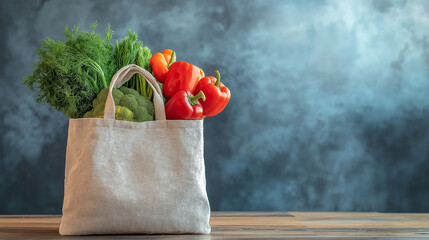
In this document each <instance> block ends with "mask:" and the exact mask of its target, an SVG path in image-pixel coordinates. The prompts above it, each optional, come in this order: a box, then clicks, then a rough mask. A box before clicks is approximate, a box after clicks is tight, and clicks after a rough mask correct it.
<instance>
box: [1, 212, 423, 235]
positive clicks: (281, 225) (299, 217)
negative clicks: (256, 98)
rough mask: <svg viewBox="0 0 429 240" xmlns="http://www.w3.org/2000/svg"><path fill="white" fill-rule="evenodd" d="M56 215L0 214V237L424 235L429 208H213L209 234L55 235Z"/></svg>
mask: <svg viewBox="0 0 429 240" xmlns="http://www.w3.org/2000/svg"><path fill="white" fill-rule="evenodd" d="M60 219H61V216H58V215H0V239H75V240H77V239H282V238H292V239H297V238H298V239H317V238H323V239H330V238H335V239H429V214H422V213H377V212H369V213H360V212H289V213H286V212H213V213H212V217H211V220H210V224H211V226H212V233H211V234H210V235H135V234H132V235H95V236H77V237H76V236H60V235H59V234H58V227H59V224H60Z"/></svg>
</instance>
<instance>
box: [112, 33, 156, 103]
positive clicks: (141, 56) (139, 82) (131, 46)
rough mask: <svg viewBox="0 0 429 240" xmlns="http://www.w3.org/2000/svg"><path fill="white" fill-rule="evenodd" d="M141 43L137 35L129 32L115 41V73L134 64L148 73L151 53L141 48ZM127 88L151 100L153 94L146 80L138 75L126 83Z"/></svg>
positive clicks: (150, 69)
mask: <svg viewBox="0 0 429 240" xmlns="http://www.w3.org/2000/svg"><path fill="white" fill-rule="evenodd" d="M142 45H143V44H142V42H141V41H138V35H137V33H135V32H132V31H131V30H129V31H128V36H127V37H125V38H123V39H121V40H120V41H119V42H118V41H116V48H115V51H114V53H113V57H114V58H115V63H116V71H117V70H119V69H120V68H122V67H123V66H125V65H128V64H136V65H138V66H140V67H142V68H144V69H146V70H148V71H149V72H151V71H152V67H151V65H150V63H149V61H150V58H151V57H152V53H151V52H150V49H149V48H148V47H146V46H144V47H143V46H142ZM124 86H127V87H129V88H132V89H135V90H137V91H138V92H139V93H140V94H141V95H142V96H144V97H146V98H148V99H152V96H153V92H152V88H151V87H150V85H149V84H147V83H146V80H145V79H144V78H143V77H142V76H141V75H139V74H135V75H134V76H133V77H132V78H131V79H130V80H129V81H128V82H127V83H125V84H124Z"/></svg>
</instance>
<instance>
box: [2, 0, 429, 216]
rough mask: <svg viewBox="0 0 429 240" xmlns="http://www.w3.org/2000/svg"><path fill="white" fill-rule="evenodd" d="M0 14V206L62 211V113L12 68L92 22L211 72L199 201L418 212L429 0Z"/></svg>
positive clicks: (127, 6) (62, 5)
mask: <svg viewBox="0 0 429 240" xmlns="http://www.w3.org/2000/svg"><path fill="white" fill-rule="evenodd" d="M0 20H1V24H0V33H1V37H0V46H1V52H0V97H1V104H0V116H1V122H0V131H1V142H0V152H1V154H0V214H7V213H60V211H61V204H62V195H63V178H64V161H65V149H66V142H67V127H68V121H67V118H66V117H64V116H63V115H62V114H61V113H58V112H56V111H54V110H53V109H52V108H51V107H49V106H46V105H38V104H36V103H35V101H34V95H33V94H32V93H31V92H30V91H29V90H28V89H26V87H25V86H24V85H23V84H22V78H23V76H25V75H28V74H30V73H31V72H32V65H31V64H32V62H35V61H37V57H36V55H35V53H34V50H36V49H37V48H39V47H40V40H41V39H42V38H44V37H45V36H49V37H51V38H53V39H56V40H63V39H64V37H63V28H64V26H65V25H67V24H68V25H74V24H80V26H81V29H83V30H89V26H90V25H91V24H92V23H93V22H95V21H98V23H99V28H98V32H103V31H104V30H105V28H106V24H107V23H111V24H112V29H113V30H115V31H116V35H115V38H114V39H115V40H116V39H118V38H121V37H123V36H125V34H126V32H127V30H128V29H129V28H131V29H133V30H135V31H137V32H138V33H139V34H140V39H141V40H142V41H143V42H144V43H145V44H146V45H148V46H149V47H150V48H151V49H152V51H153V52H158V51H162V50H163V49H165V48H171V49H174V50H175V51H176V52H177V54H178V58H179V59H180V60H184V61H188V62H191V63H193V64H196V65H198V66H200V67H202V68H203V69H204V71H205V72H206V75H212V74H213V71H214V70H215V69H219V70H220V71H221V73H222V76H223V81H224V82H225V84H226V85H227V86H229V88H230V89H231V92H232V99H231V101H230V103H229V105H228V107H227V108H226V110H225V111H224V112H223V113H222V114H220V115H218V116H216V117H214V118H209V119H206V120H205V140H206V142H205V156H206V159H205V160H206V172H207V189H208V193H209V198H210V203H211V207H212V209H213V210H281V211H288V210H294V211H400V212H403V211H404V212H429V177H428V176H429V160H428V159H429V152H428V150H429V120H428V117H429V96H428V95H429V2H428V1H387V0H375V1H341V0H338V1H238V0H234V1H210V2H208V1H205V2H201V1H101V0H100V1H59V0H56V1H54V0H51V1H16V0H7V1H5V0H2V1H1V10H0Z"/></svg>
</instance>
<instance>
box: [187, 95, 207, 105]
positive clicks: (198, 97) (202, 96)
mask: <svg viewBox="0 0 429 240" xmlns="http://www.w3.org/2000/svg"><path fill="white" fill-rule="evenodd" d="M188 98H189V102H190V103H191V105H192V106H194V105H195V104H197V101H198V99H200V98H201V99H203V101H205V100H206V95H204V92H203V91H200V92H198V94H197V95H195V96H193V97H192V96H188Z"/></svg>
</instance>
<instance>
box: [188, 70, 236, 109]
mask: <svg viewBox="0 0 429 240" xmlns="http://www.w3.org/2000/svg"><path fill="white" fill-rule="evenodd" d="M215 73H216V78H215V77H212V76H209V77H205V78H202V79H201V80H200V81H199V82H198V85H197V87H196V89H195V92H200V91H203V92H204V94H205V95H206V101H204V102H202V103H201V105H202V106H203V115H205V116H208V117H213V116H214V115H216V114H218V113H220V112H222V110H223V109H224V108H225V106H226V104H228V102H229V99H230V98H231V92H230V91H229V89H228V88H227V87H225V85H223V83H221V82H220V73H219V71H217V70H216V71H215Z"/></svg>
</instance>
